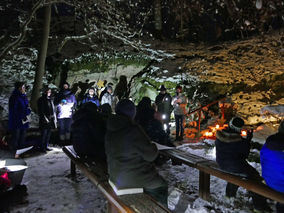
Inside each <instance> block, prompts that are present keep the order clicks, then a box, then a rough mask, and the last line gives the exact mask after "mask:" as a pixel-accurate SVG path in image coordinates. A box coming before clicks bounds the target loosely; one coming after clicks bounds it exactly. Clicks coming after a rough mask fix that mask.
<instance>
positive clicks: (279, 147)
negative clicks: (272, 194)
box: [260, 133, 284, 193]
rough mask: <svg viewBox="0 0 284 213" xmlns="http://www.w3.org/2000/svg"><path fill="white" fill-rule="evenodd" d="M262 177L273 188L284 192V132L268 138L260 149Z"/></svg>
mask: <svg viewBox="0 0 284 213" xmlns="http://www.w3.org/2000/svg"><path fill="white" fill-rule="evenodd" d="M260 162H261V166H262V177H263V178H264V180H265V182H266V184H267V185H268V186H269V187H271V188H272V189H274V190H276V191H279V192H282V193H284V134H280V133H277V134H275V135H271V136H269V137H268V138H267V139H266V143H265V144H264V146H263V147H262V149H261V150H260Z"/></svg>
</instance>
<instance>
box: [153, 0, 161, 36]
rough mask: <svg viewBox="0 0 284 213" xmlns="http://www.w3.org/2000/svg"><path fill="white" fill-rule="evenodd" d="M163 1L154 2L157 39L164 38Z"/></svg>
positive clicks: (155, 0) (156, 0)
mask: <svg viewBox="0 0 284 213" xmlns="http://www.w3.org/2000/svg"><path fill="white" fill-rule="evenodd" d="M161 1H162V0H154V17H155V30H156V34H157V37H158V38H160V37H161V36H162V5H161Z"/></svg>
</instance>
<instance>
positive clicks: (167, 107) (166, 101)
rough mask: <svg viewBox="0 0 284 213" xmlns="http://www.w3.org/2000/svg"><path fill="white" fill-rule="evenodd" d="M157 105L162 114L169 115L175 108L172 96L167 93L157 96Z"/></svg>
mask: <svg viewBox="0 0 284 213" xmlns="http://www.w3.org/2000/svg"><path fill="white" fill-rule="evenodd" d="M155 103H156V105H157V107H158V111H159V112H160V113H162V114H163V113H164V114H167V115H169V114H170V113H171V112H172V109H173V106H172V104H171V103H172V97H171V96H170V94H168V93H165V94H161V93H159V95H157V97H156V99H155Z"/></svg>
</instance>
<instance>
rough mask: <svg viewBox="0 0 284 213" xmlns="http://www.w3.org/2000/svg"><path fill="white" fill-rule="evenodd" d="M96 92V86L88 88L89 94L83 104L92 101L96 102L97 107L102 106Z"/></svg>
mask: <svg viewBox="0 0 284 213" xmlns="http://www.w3.org/2000/svg"><path fill="white" fill-rule="evenodd" d="M95 92H96V90H95V88H93V87H91V88H90V89H89V90H88V93H87V95H86V96H85V98H84V99H83V101H82V104H85V103H87V102H92V103H94V104H96V105H97V107H99V106H100V101H99V99H98V96H97V95H96V94H95Z"/></svg>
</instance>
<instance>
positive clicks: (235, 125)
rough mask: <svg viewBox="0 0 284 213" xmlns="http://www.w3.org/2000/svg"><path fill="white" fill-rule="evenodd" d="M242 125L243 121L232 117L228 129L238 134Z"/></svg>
mask: <svg viewBox="0 0 284 213" xmlns="http://www.w3.org/2000/svg"><path fill="white" fill-rule="evenodd" d="M244 125H245V122H244V120H243V119H241V118H239V117H233V118H232V119H231V120H230V122H229V127H230V129H232V130H234V131H236V132H239V133H240V132H241V131H242V127H243V126H244Z"/></svg>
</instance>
